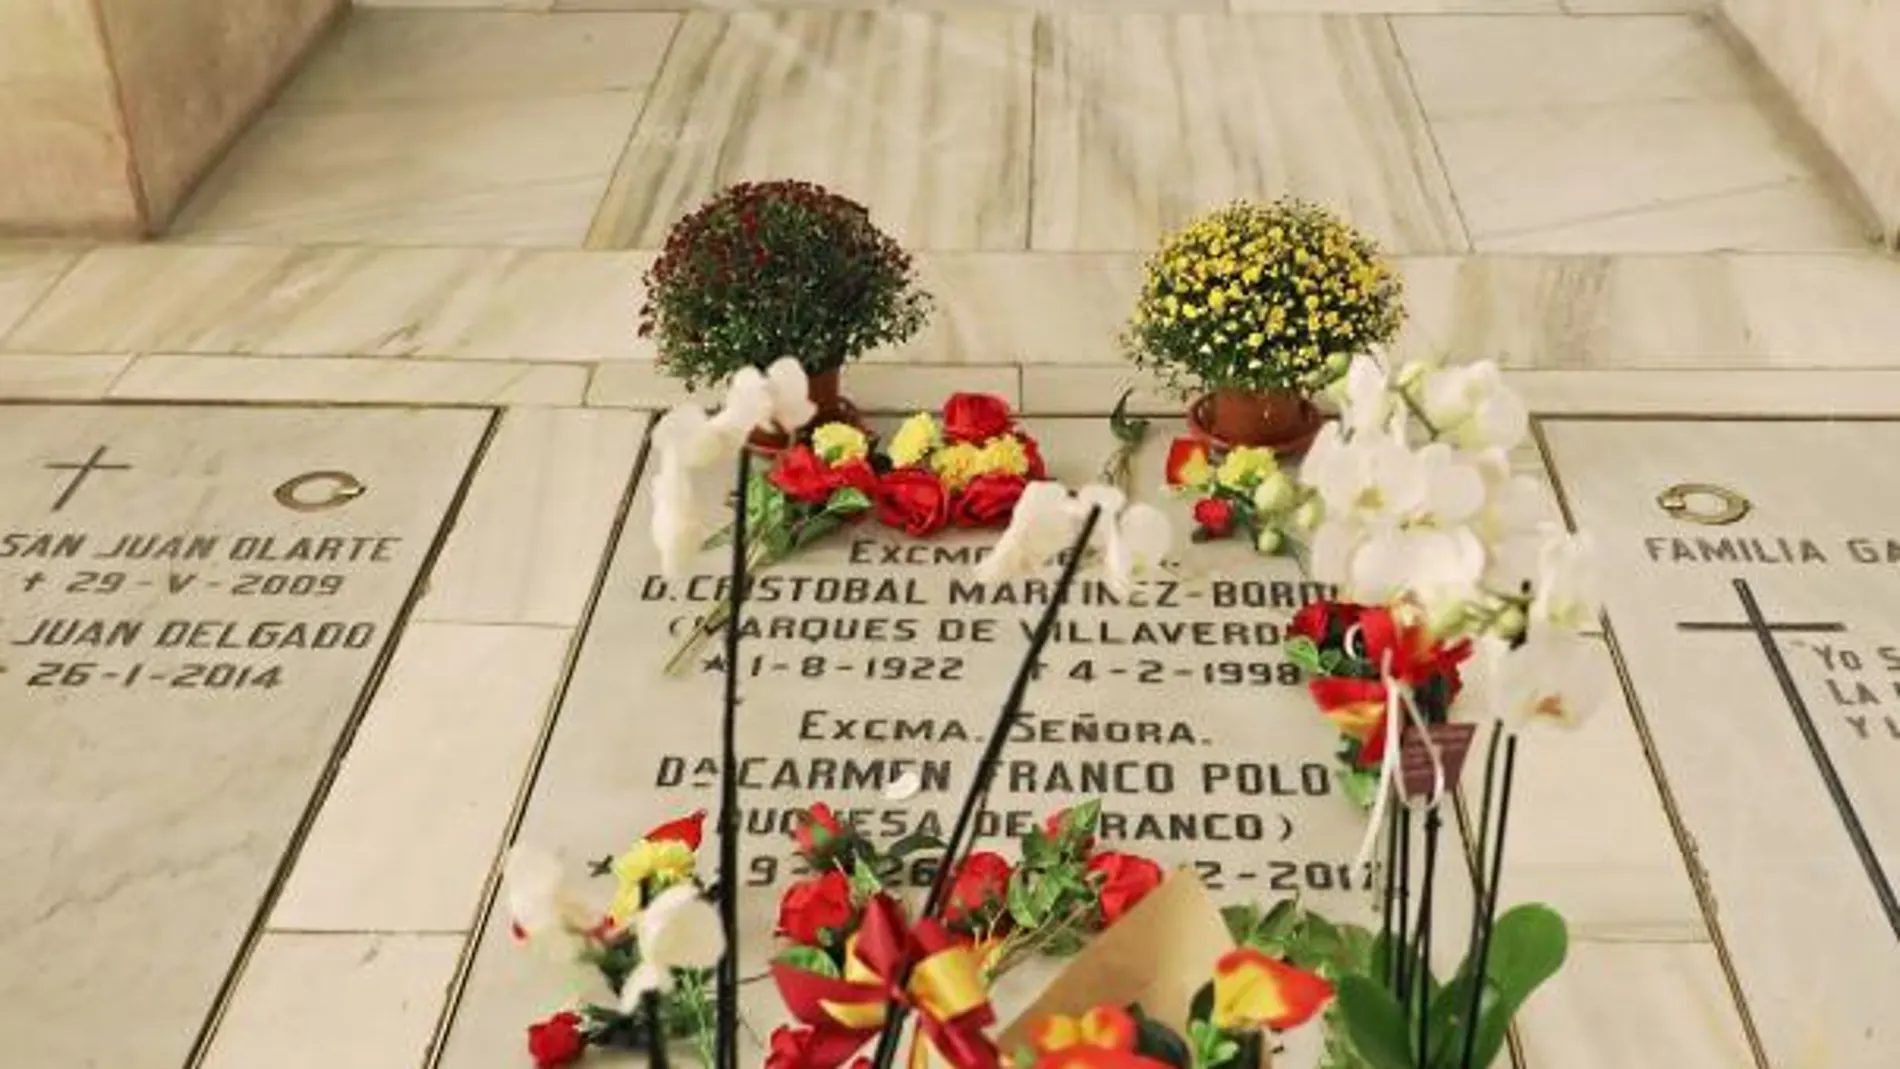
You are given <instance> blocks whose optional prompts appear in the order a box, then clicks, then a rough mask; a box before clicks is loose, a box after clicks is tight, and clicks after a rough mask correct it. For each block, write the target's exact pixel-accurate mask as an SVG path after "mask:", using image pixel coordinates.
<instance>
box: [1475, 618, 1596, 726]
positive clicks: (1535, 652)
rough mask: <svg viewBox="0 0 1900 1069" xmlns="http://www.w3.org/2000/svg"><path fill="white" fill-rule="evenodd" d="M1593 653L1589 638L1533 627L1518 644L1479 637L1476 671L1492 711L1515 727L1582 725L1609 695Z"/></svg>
mask: <svg viewBox="0 0 1900 1069" xmlns="http://www.w3.org/2000/svg"><path fill="white" fill-rule="evenodd" d="M1593 653H1594V651H1593V650H1592V649H1591V643H1590V640H1589V639H1587V638H1584V637H1582V636H1580V635H1577V634H1575V633H1573V632H1567V631H1554V630H1549V629H1545V630H1543V631H1539V630H1537V629H1535V628H1533V629H1532V630H1531V632H1530V635H1529V636H1528V638H1527V639H1526V641H1525V642H1524V644H1523V645H1522V646H1519V647H1517V648H1516V649H1512V648H1511V647H1510V644H1509V643H1507V642H1505V641H1503V640H1502V639H1498V638H1494V637H1487V638H1484V639H1481V640H1480V642H1479V659H1480V663H1481V664H1482V666H1483V669H1482V671H1481V672H1480V675H1481V676H1482V679H1483V683H1484V685H1485V689H1486V691H1487V697H1488V698H1489V700H1490V702H1491V710H1492V712H1493V713H1494V714H1495V715H1496V716H1498V717H1499V718H1500V719H1502V720H1504V721H1505V722H1506V723H1508V724H1511V725H1512V726H1514V727H1526V726H1529V725H1532V724H1551V725H1555V726H1557V727H1563V728H1575V727H1578V726H1580V725H1582V724H1583V723H1584V722H1585V721H1587V720H1589V719H1590V717H1591V716H1593V715H1595V713H1596V711H1597V709H1598V708H1599V707H1601V706H1602V705H1603V703H1604V701H1605V700H1606V698H1607V697H1608V695H1609V690H1608V687H1607V685H1606V673H1605V672H1604V671H1603V666H1602V665H1601V664H1600V663H1598V662H1597V660H1596V658H1595V657H1594V656H1593Z"/></svg>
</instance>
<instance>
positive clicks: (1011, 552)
mask: <svg viewBox="0 0 1900 1069" xmlns="http://www.w3.org/2000/svg"><path fill="white" fill-rule="evenodd" d="M1079 519H1080V518H1079V517H1078V516H1077V515H1076V514H1075V507H1074V502H1072V501H1071V500H1070V498H1069V491H1068V490H1066V489H1064V488H1063V486H1062V484H1061V483H1056V482H1046V481H1037V482H1032V483H1030V484H1029V485H1028V486H1027V487H1025V488H1024V489H1023V496H1022V497H1020V498H1018V499H1017V501H1016V508H1015V511H1014V512H1012V513H1011V514H1010V517H1009V526H1008V527H1005V528H1004V529H1003V533H1002V536H1001V537H999V538H998V539H997V540H996V545H995V546H993V547H991V549H990V552H989V554H988V555H987V556H985V557H984V558H983V560H982V562H981V563H979V564H978V565H977V566H976V577H977V579H978V580H979V581H981V582H985V583H999V582H1003V581H1004V580H1008V579H1014V578H1018V577H1021V576H1025V575H1028V574H1029V573H1031V572H1033V571H1035V570H1036V569H1037V568H1040V567H1042V565H1043V564H1044V563H1045V562H1046V561H1048V560H1049V558H1051V557H1053V556H1055V555H1056V554H1058V553H1060V552H1062V551H1063V550H1064V549H1067V548H1068V547H1069V543H1070V542H1072V541H1074V539H1075V529H1076V526H1077V524H1078V522H1079Z"/></svg>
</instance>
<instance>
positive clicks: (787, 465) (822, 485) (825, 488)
mask: <svg viewBox="0 0 1900 1069" xmlns="http://www.w3.org/2000/svg"><path fill="white" fill-rule="evenodd" d="M766 478H767V479H768V480H770V481H771V483H772V485H773V486H776V487H778V488H779V489H780V490H783V491H785V496H786V497H789V498H791V499H792V500H793V501H803V502H804V503H806V504H807V505H822V504H824V503H825V502H826V501H827V500H828V499H830V497H831V492H832V491H833V490H835V489H837V488H838V480H837V477H836V476H835V475H834V474H833V472H832V470H831V468H829V467H827V466H826V465H825V462H824V461H823V460H821V459H819V457H818V454H817V453H814V452H812V448H811V446H808V445H795V446H793V447H792V448H790V449H787V450H786V451H785V452H783V453H780V454H779V458H778V463H777V464H774V465H773V466H772V473H771V474H770V475H768V476H766Z"/></svg>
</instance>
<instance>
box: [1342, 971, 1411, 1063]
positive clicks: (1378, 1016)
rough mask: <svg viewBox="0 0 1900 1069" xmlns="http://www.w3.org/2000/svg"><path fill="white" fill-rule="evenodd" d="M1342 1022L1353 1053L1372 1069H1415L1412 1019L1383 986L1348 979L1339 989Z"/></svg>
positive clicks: (1343, 979)
mask: <svg viewBox="0 0 1900 1069" xmlns="http://www.w3.org/2000/svg"><path fill="white" fill-rule="evenodd" d="M1337 990H1338V999H1339V1009H1340V1018H1341V1021H1342V1023H1343V1024H1344V1025H1345V1026H1346V1034H1347V1035H1348V1036H1349V1037H1350V1038H1351V1040H1352V1045H1353V1049H1354V1050H1355V1051H1356V1052H1357V1053H1358V1054H1359V1056H1360V1057H1362V1058H1364V1059H1365V1060H1366V1064H1367V1065H1369V1066H1371V1069H1413V1064H1414V1063H1413V1060H1412V1039H1411V1035H1410V1032H1409V1029H1408V1027H1407V1025H1408V1019H1407V1017H1406V1014H1405V1011H1404V1010H1403V1009H1402V1008H1400V1006H1399V1003H1398V1000H1397V999H1395V998H1393V997H1392V993H1391V992H1390V991H1387V990H1386V989H1385V986H1384V985H1383V984H1380V983H1378V982H1376V981H1374V980H1371V979H1368V978H1367V977H1364V976H1347V977H1344V978H1342V979H1341V980H1340V982H1339V986H1338V989H1337Z"/></svg>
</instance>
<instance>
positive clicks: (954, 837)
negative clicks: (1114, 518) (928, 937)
mask: <svg viewBox="0 0 1900 1069" xmlns="http://www.w3.org/2000/svg"><path fill="white" fill-rule="evenodd" d="M1101 517H1102V508H1101V506H1100V505H1096V506H1094V507H1091V508H1090V509H1089V514H1088V517H1087V518H1086V519H1084V520H1083V521H1082V532H1081V534H1080V535H1078V536H1077V537H1076V540H1075V544H1074V545H1072V546H1070V547H1069V553H1068V555H1067V557H1066V558H1064V560H1063V564H1062V576H1061V578H1059V579H1057V580H1056V588H1055V594H1054V596H1053V597H1051V598H1050V599H1049V604H1048V605H1046V606H1044V607H1043V610H1042V618H1041V619H1040V620H1038V621H1037V622H1036V630H1035V632H1034V634H1032V635H1031V636H1030V638H1029V649H1028V651H1027V652H1026V653H1025V654H1024V655H1023V660H1022V663H1021V664H1020V665H1018V666H1017V669H1016V680H1015V682H1014V683H1012V684H1010V688H1009V697H1008V698H1006V699H1005V700H1004V701H1003V708H1002V710H1001V712H999V713H998V714H997V717H996V726H995V727H994V728H993V729H992V730H991V731H990V734H989V739H988V741H986V742H985V743H984V744H983V755H982V757H980V758H978V760H977V765H976V771H975V774H974V775H973V776H971V778H970V789H969V791H968V792H967V793H966V794H964V796H963V806H962V808H961V809H959V810H958V811H957V822H956V824H955V825H954V826H953V827H952V828H951V831H950V840H949V842H947V843H946V844H944V848H943V856H942V859H941V861H940V862H939V863H938V865H937V872H936V875H935V876H934V877H933V878H932V879H931V881H930V894H929V896H928V897H927V898H925V900H924V909H923V912H922V914H920V917H923V918H929V917H934V916H936V914H937V911H938V910H940V909H941V908H943V899H944V895H945V893H946V892H947V891H948V890H949V888H950V879H951V874H952V872H953V871H954V870H955V869H956V867H957V866H956V860H957V857H958V856H959V855H961V854H962V853H963V848H964V846H965V841H966V840H967V839H968V838H969V836H970V827H971V825H973V824H974V823H975V822H976V812H977V810H978V808H980V807H981V805H982V803H983V799H984V797H985V796H986V795H987V794H988V793H989V789H990V777H991V776H992V775H994V774H995V772H996V763H997V762H998V761H999V760H1001V759H1002V756H1003V744H1004V743H1006V742H1008V741H1009V735H1010V729H1011V728H1012V727H1014V726H1015V724H1016V721H1017V720H1019V719H1021V717H1022V712H1023V700H1024V699H1025V698H1026V697H1027V696H1028V693H1029V681H1030V679H1031V677H1033V676H1034V675H1035V668H1036V664H1037V662H1039V661H1041V660H1042V651H1043V649H1044V647H1046V646H1048V645H1049V637H1050V636H1051V635H1052V634H1054V633H1055V628H1056V617H1057V616H1059V615H1061V612H1062V606H1063V603H1065V602H1066V601H1068V597H1069V588H1070V587H1071V586H1072V585H1074V583H1075V573H1076V571H1077V569H1079V568H1080V567H1081V565H1082V557H1083V556H1084V550H1086V549H1087V548H1088V544H1089V539H1090V538H1091V537H1093V536H1094V534H1095V524H1096V522H1097V521H1098V520H1100V519H1101ZM915 964H916V963H915V962H914V961H913V960H912V959H911V954H910V951H909V949H908V948H906V950H905V952H904V956H903V958H902V959H901V960H900V961H899V963H898V968H897V976H896V977H895V980H896V988H895V989H896V990H897V991H899V992H904V991H908V990H909V989H910V974H911V969H912V968H913V967H914V966H915ZM907 1011H908V1007H907V1006H905V1005H903V1004H902V1003H900V1002H897V1001H896V1000H892V1001H891V1002H890V1003H889V1004H887V1006H886V1011H885V1017H884V1028H883V1031H882V1032H880V1033H879V1034H878V1037H877V1051H876V1054H875V1055H874V1056H873V1058H872V1059H871V1065H872V1067H873V1069H891V1061H892V1059H894V1058H896V1056H897V1039H898V1036H899V1034H900V1033H902V1032H903V1030H904V1019H905V1017H906V1016H907Z"/></svg>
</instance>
